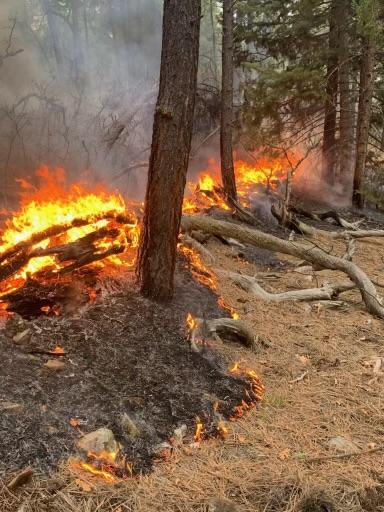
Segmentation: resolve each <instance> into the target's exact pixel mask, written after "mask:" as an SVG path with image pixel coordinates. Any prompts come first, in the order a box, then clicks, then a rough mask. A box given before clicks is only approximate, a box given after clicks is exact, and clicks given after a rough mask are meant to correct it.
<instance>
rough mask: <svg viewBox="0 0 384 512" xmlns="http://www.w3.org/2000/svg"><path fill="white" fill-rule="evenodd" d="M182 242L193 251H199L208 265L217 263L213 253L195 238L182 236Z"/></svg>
mask: <svg viewBox="0 0 384 512" xmlns="http://www.w3.org/2000/svg"><path fill="white" fill-rule="evenodd" d="M180 241H181V242H182V243H183V244H184V245H186V246H187V247H190V248H191V249H194V250H195V251H197V252H198V253H199V254H200V255H201V257H202V258H203V260H204V261H205V262H206V263H207V264H213V263H215V261H216V260H215V257H214V255H213V254H212V253H211V251H209V250H208V249H207V248H206V247H204V245H203V244H201V243H200V242H198V241H197V240H195V238H192V237H191V236H189V235H181V236H180Z"/></svg>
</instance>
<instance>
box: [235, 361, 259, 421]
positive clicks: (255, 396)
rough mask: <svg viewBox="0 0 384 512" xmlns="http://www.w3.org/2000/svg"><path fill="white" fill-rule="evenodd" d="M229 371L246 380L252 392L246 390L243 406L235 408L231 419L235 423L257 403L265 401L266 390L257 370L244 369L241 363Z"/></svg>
mask: <svg viewBox="0 0 384 512" xmlns="http://www.w3.org/2000/svg"><path fill="white" fill-rule="evenodd" d="M229 371H230V373H232V374H233V375H239V376H241V377H244V378H246V379H247V380H248V381H249V384H250V390H249V391H250V392H249V391H248V390H246V392H245V399H243V400H242V402H241V404H239V405H237V406H236V407H235V409H234V414H233V416H232V417H231V418H230V419H231V421H235V420H236V419H238V418H241V417H242V416H243V415H244V412H245V411H247V410H249V409H251V408H252V407H255V405H256V402H261V401H262V400H263V399H264V391H265V388H264V385H263V384H262V382H261V380H260V377H259V375H258V374H257V373H256V372H255V370H251V369H247V368H242V366H241V361H238V362H236V363H235V364H234V365H233V367H232V368H231V369H230V370H229Z"/></svg>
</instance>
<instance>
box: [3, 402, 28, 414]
mask: <svg viewBox="0 0 384 512" xmlns="http://www.w3.org/2000/svg"><path fill="white" fill-rule="evenodd" d="M23 409H24V406H23V405H22V404H16V403H13V402H0V412H21V411H22V410H23Z"/></svg>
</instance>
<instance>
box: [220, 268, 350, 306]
mask: <svg viewBox="0 0 384 512" xmlns="http://www.w3.org/2000/svg"><path fill="white" fill-rule="evenodd" d="M214 272H215V273H216V274H218V275H222V276H224V277H229V278H230V279H231V280H232V281H233V282H234V283H235V284H236V285H237V286H239V287H240V288H241V289H243V290H245V291H247V292H250V293H252V294H253V295H255V296H256V297H258V298H259V299H262V300H264V301H266V302H284V301H292V302H299V301H315V300H332V299H335V298H337V297H338V296H339V295H340V293H343V292H346V291H348V290H352V289H353V288H356V285H355V284H354V283H345V284H343V283H335V284H327V285H324V286H322V287H321V288H307V289H304V290H292V291H289V292H282V293H270V292H267V291H266V290H264V288H262V287H261V286H260V285H259V284H258V282H257V280H256V279H255V278H254V277H251V276H246V275H243V274H238V273H237V272H230V271H227V270H222V269H214Z"/></svg>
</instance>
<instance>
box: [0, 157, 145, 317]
mask: <svg viewBox="0 0 384 512" xmlns="http://www.w3.org/2000/svg"><path fill="white" fill-rule="evenodd" d="M36 176H37V181H38V186H37V187H34V186H33V185H32V184H30V183H29V182H27V181H26V180H18V181H19V183H20V186H21V189H22V193H21V208H20V209H19V211H17V212H15V213H13V215H12V216H11V217H10V218H9V219H8V220H7V221H6V223H5V229H4V231H3V233H2V236H1V240H0V259H1V261H2V262H3V265H4V266H5V265H7V264H8V265H11V266H12V261H13V260H12V256H14V255H15V254H14V253H12V250H13V248H15V247H18V248H19V249H20V250H22V249H23V250H24V251H27V254H31V252H32V255H33V254H35V255H36V256H32V257H30V258H27V261H26V263H25V264H24V265H23V266H22V268H21V269H20V270H18V271H17V272H16V273H15V274H12V275H10V277H9V278H8V279H6V280H4V281H3V282H2V283H1V286H0V294H1V295H4V294H6V293H9V292H10V291H12V290H15V289H18V288H20V287H22V286H23V285H24V283H25V281H26V280H27V279H28V278H31V277H33V276H36V275H37V274H39V273H40V274H41V273H42V272H45V271H48V272H50V273H51V274H55V273H57V272H58V271H59V270H61V269H63V268H64V267H65V266H66V265H68V261H67V263H66V264H64V263H63V262H62V261H60V259H59V258H58V257H57V256H54V255H47V254H46V255H41V256H39V251H40V252H44V250H46V252H49V249H50V248H52V247H54V246H58V245H64V244H69V243H72V242H76V241H77V240H79V239H80V238H82V237H84V236H86V235H89V234H90V233H94V232H96V231H97V230H100V229H101V228H105V229H106V233H105V235H106V236H105V237H102V235H100V238H99V239H97V240H96V241H95V242H93V245H94V247H95V250H96V253H103V252H105V251H106V250H111V253H114V252H116V253H118V252H120V253H122V252H124V254H123V255H120V256H117V254H112V255H111V256H109V258H107V260H106V263H104V262H103V263H101V262H100V261H99V262H98V263H97V264H96V263H94V265H98V266H99V267H103V266H104V265H106V264H108V265H111V266H120V265H125V266H129V267H130V266H132V265H133V264H134V262H135V257H136V250H135V249H136V247H137V246H138V240H139V228H138V222H137V219H136V216H135V215H134V214H133V213H131V212H129V213H127V205H126V204H125V201H124V199H123V198H122V196H121V195H120V194H118V193H109V192H108V191H107V190H106V189H104V188H103V187H101V186H98V187H95V188H94V189H93V190H90V189H89V188H88V187H86V186H85V185H83V184H81V183H74V184H72V185H70V186H69V187H67V186H66V184H65V172H64V170H63V169H61V168H56V169H53V170H50V169H49V168H48V167H47V166H41V167H40V169H38V171H37V173H36ZM123 217H124V223H122V222H120V221H119V219H122V218H123ZM125 219H129V220H127V221H125ZM125 222H127V224H125ZM55 227H58V229H57V230H56V231H55V229H54V228H55ZM108 230H110V232H114V233H115V234H117V236H114V237H112V240H111V238H108V236H107V231H108ZM102 233H103V232H102ZM103 234H104V233H103ZM23 244H24V245H23ZM130 250H133V255H132V254H129V251H130ZM28 251H31V252H28ZM42 311H43V312H46V313H49V312H50V311H51V309H50V306H43V307H42Z"/></svg>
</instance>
